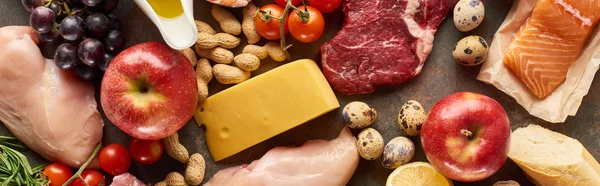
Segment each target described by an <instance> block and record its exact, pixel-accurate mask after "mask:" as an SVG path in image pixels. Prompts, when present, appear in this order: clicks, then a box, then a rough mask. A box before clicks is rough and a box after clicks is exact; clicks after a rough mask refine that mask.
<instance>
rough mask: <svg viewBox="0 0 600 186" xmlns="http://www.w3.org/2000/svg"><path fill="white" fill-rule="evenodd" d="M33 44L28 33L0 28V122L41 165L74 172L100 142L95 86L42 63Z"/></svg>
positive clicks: (34, 36)
mask: <svg viewBox="0 0 600 186" xmlns="http://www.w3.org/2000/svg"><path fill="white" fill-rule="evenodd" d="M37 43H38V38H37V34H36V33H34V31H33V30H32V29H31V28H30V27H16V26H8V27H2V28H0V85H2V88H0V121H2V123H3V124H4V125H5V126H6V127H7V128H8V129H9V130H10V131H11V132H12V134H13V135H15V137H17V139H19V140H20V141H21V142H23V143H24V144H25V145H27V146H28V147H29V148H30V149H32V150H33V151H35V152H37V153H38V154H40V155H42V156H43V157H45V158H46V159H48V160H50V161H52V162H61V163H64V164H66V165H68V166H71V167H75V168H77V167H79V166H81V165H82V164H83V163H84V162H85V161H86V160H87V159H88V158H89V156H90V155H91V153H92V151H93V150H94V148H95V147H96V145H97V144H98V143H100V142H101V140H102V127H103V125H104V124H103V121H102V118H101V116H100V113H99V112H98V110H97V109H96V107H97V104H96V101H95V98H94V86H93V85H92V84H91V83H89V82H84V81H82V80H81V79H79V78H78V77H77V76H76V75H75V74H74V73H73V72H69V71H64V70H61V69H59V68H58V67H56V65H55V64H54V62H53V61H52V60H48V59H45V58H44V57H43V56H42V54H41V52H40V50H39V48H38V46H37ZM93 167H98V166H97V162H96V163H92V165H90V168H93Z"/></svg>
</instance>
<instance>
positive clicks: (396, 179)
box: [385, 162, 452, 186]
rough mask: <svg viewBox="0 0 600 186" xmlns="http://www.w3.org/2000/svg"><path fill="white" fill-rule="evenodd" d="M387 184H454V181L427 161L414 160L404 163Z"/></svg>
mask: <svg viewBox="0 0 600 186" xmlns="http://www.w3.org/2000/svg"><path fill="white" fill-rule="evenodd" d="M385 185H386V186H400V185H402V186H424V185H427V186H429V185H435V186H446V185H449V186H452V181H451V180H450V179H448V178H446V177H444V175H442V174H440V173H439V172H438V171H436V170H435V168H433V166H431V164H429V163H425V162H413V163H409V164H406V165H402V166H400V167H398V168H396V170H394V172H392V174H390V176H389V177H388V179H387V182H386V184H385Z"/></svg>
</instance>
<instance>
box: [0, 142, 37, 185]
mask: <svg viewBox="0 0 600 186" xmlns="http://www.w3.org/2000/svg"><path fill="white" fill-rule="evenodd" d="M15 149H21V150H23V149H26V147H25V146H24V145H23V144H21V142H19V140H17V139H16V138H14V137H10V136H0V186H7V185H19V186H21V185H27V186H42V185H47V184H48V180H47V179H45V178H43V177H42V170H43V169H44V168H45V167H46V165H39V166H36V167H33V168H32V167H31V165H30V164H29V161H28V160H27V157H25V155H23V154H22V153H21V152H19V151H17V150H15Z"/></svg>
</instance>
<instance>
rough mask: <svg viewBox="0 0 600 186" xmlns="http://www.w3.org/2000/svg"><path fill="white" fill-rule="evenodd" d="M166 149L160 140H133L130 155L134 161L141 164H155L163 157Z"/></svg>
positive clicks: (130, 145) (130, 144)
mask: <svg viewBox="0 0 600 186" xmlns="http://www.w3.org/2000/svg"><path fill="white" fill-rule="evenodd" d="M163 151H164V147H163V143H162V142H161V141H160V140H141V139H135V138H131V142H130V143H129V153H130V154H131V157H133V160H135V161H137V162H139V163H141V164H154V163H156V162H157V161H158V160H160V158H161V157H162V155H163Z"/></svg>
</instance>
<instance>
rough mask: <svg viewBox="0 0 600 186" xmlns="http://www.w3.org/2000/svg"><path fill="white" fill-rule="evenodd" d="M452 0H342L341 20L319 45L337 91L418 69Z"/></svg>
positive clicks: (367, 88)
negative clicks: (341, 23) (335, 32)
mask: <svg viewBox="0 0 600 186" xmlns="http://www.w3.org/2000/svg"><path fill="white" fill-rule="evenodd" d="M457 2H458V0H345V1H344V7H343V10H344V13H345V15H346V18H345V22H344V26H343V27H342V30H340V31H339V32H338V34H337V36H335V38H333V39H332V40H331V41H329V42H327V43H325V44H324V45H323V46H322V47H321V55H322V63H323V73H324V74H325V77H326V78H327V80H328V81H329V83H330V84H331V85H332V87H333V89H334V90H336V91H337V92H339V93H342V94H348V95H351V94H367V93H371V92H373V91H375V88H377V87H380V86H385V85H392V86H393V85H399V84H401V83H403V82H405V81H407V80H409V79H411V78H413V77H415V76H416V75H418V74H419V73H421V69H422V68H423V65H424V64H425V60H427V56H429V53H430V52H431V50H432V48H433V39H434V35H435V32H436V31H437V27H438V25H439V24H440V23H441V22H442V21H443V20H444V18H446V15H448V13H449V12H450V11H452V10H453V8H454V5H456V3H457Z"/></svg>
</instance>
